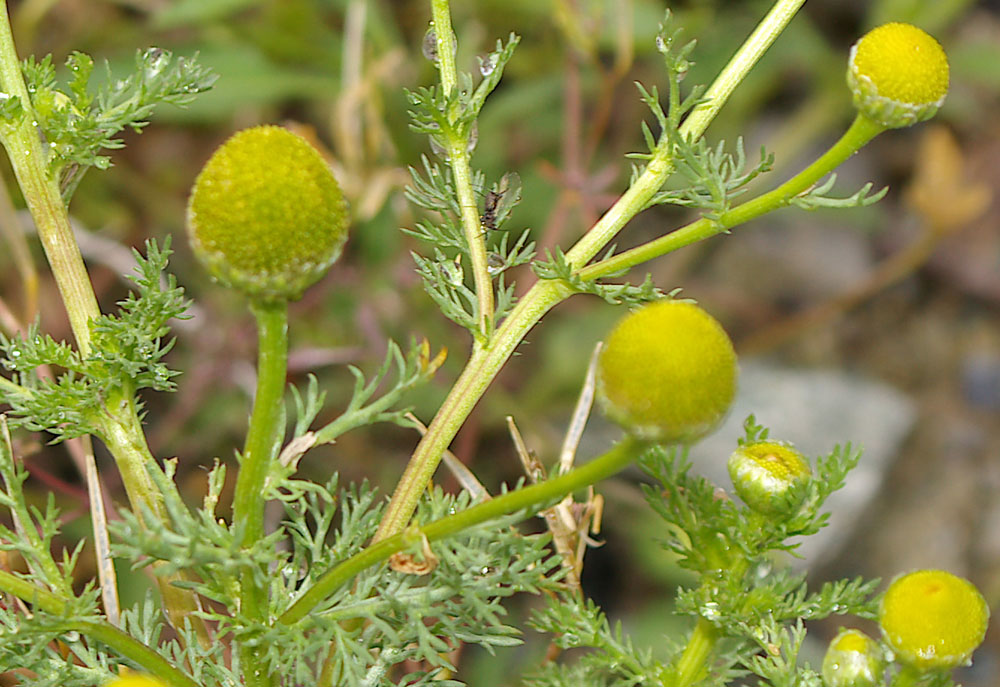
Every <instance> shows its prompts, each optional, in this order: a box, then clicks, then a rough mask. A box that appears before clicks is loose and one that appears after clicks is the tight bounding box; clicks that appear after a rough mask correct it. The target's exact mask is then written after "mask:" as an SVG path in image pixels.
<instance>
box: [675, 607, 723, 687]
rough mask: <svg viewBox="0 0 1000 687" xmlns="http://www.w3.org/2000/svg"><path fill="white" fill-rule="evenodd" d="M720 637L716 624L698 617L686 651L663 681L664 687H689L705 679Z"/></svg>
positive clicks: (685, 648)
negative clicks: (709, 661) (708, 664)
mask: <svg viewBox="0 0 1000 687" xmlns="http://www.w3.org/2000/svg"><path fill="white" fill-rule="evenodd" d="M718 639H719V631H718V630H717V629H716V628H715V626H714V625H712V623H710V622H708V621H707V620H705V619H704V618H698V622H697V623H696V624H695V626H694V632H692V633H691V637H690V638H689V639H688V643H687V646H686V647H684V653H682V654H681V657H680V659H678V661H677V665H676V666H674V668H673V670H671V671H669V674H668V676H667V677H666V678H665V679H664V680H663V681H662V682H661V684H662V685H663V687H689V686H690V685H693V684H695V683H696V682H698V681H699V680H701V679H703V678H704V677H705V675H706V674H707V671H708V668H707V663H708V660H709V659H710V658H711V656H712V650H713V649H714V648H715V643H716V642H717V641H718Z"/></svg>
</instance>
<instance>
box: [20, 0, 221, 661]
mask: <svg viewBox="0 0 1000 687" xmlns="http://www.w3.org/2000/svg"><path fill="white" fill-rule="evenodd" d="M0 89H2V90H3V92H4V93H5V94H6V95H7V96H8V97H16V98H17V99H18V100H19V102H20V104H21V107H22V109H23V112H24V116H23V117H22V118H21V120H20V121H19V122H17V123H16V125H13V126H10V125H0V140H2V142H3V145H4V147H5V148H6V149H7V154H8V156H9V157H10V161H11V166H12V167H13V169H14V174H15V176H16V177H17V181H18V184H19V185H20V187H21V192H22V194H23V195H24V198H25V202H27V204H28V209H29V210H30V211H31V215H32V217H33V218H34V220H35V227H36V229H37V231H38V237H39V239H40V240H41V243H42V247H43V248H44V249H45V255H46V258H47V259H48V261H49V265H50V266H51V268H52V274H53V276H54V277H55V280H56V284H57V285H58V287H59V292H60V294H61V296H62V299H63V304H64V305H65V307H66V312H67V314H68V316H69V322H70V326H71V327H72V329H73V335H74V337H75V338H76V342H77V347H78V348H79V350H80V354H81V355H82V356H83V357H87V356H88V355H90V349H91V345H90V341H91V336H90V322H91V320H93V319H95V318H97V317H99V316H100V309H99V307H98V304H97V297H96V296H95V294H94V289H93V286H92V285H91V283H90V276H89V274H88V273H87V269H86V267H85V266H84V264H83V258H82V256H81V255H80V249H79V247H78V246H77V243H76V238H75V237H74V236H73V232H72V229H71V227H70V223H69V215H68V214H67V211H66V206H65V203H64V202H63V199H62V195H61V194H60V192H59V186H58V183H57V180H56V179H55V177H54V176H53V175H52V174H50V172H49V164H48V156H47V155H46V152H45V151H44V149H43V148H42V144H41V138H40V137H39V134H38V131H37V130H36V126H37V122H36V121H35V115H34V111H33V109H32V105H31V99H30V98H29V96H28V89H27V87H26V86H25V83H24V77H23V75H22V74H21V63H20V61H19V59H18V57H17V50H16V49H15V47H14V39H13V36H12V34H11V30H10V22H9V20H8V15H7V3H6V1H5V0H0ZM113 396H115V397H113V398H109V400H108V414H107V417H105V418H104V419H103V420H102V427H101V435H102V438H104V439H105V441H106V443H107V444H108V449H109V450H110V451H111V453H112V455H113V456H114V458H115V462H116V463H117V464H118V466H119V469H120V470H121V473H122V480H123V482H124V484H125V487H126V491H127V492H128V496H129V501H130V502H131V504H132V508H133V510H135V511H136V512H140V511H141V510H142V508H143V507H145V508H148V509H149V511H150V512H151V513H153V514H154V515H155V516H156V517H158V518H161V519H163V521H164V522H166V512H165V510H164V509H163V503H162V501H163V497H162V494H161V493H160V492H159V491H158V490H157V489H156V486H155V485H154V484H153V483H152V481H151V479H150V476H149V473H148V470H159V469H160V468H159V466H158V465H157V463H156V460H155V459H154V458H153V456H152V455H151V454H150V453H149V449H148V448H147V446H146V438H145V435H144V433H143V431H142V426H141V423H140V422H139V416H138V412H137V409H136V407H135V402H134V394H133V391H132V389H131V388H130V387H129V385H127V384H125V390H124V391H123V392H122V393H121V394H120V395H113ZM170 579H173V578H170ZM170 579H165V578H161V579H160V580H159V583H160V591H161V593H162V595H163V604H164V609H165V611H166V613H167V616H168V617H169V618H170V620H171V622H173V623H176V622H179V621H182V620H183V619H187V622H191V623H194V625H195V627H196V629H198V634H199V636H200V638H201V640H202V642H203V643H205V642H207V641H209V639H208V634H207V631H205V628H204V623H202V621H201V620H199V619H198V618H196V617H194V616H192V615H191V612H192V611H193V610H194V609H196V608H197V606H198V604H197V599H196V598H195V596H194V594H193V593H192V592H190V591H185V590H182V589H180V588H178V587H175V586H173V585H172V584H171V582H170Z"/></svg>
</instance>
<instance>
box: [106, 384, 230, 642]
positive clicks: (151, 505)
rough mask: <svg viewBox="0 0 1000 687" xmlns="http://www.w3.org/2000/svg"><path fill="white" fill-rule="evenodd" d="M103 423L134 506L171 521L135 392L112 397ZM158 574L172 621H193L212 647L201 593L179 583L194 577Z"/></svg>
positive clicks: (200, 639) (201, 638)
mask: <svg viewBox="0 0 1000 687" xmlns="http://www.w3.org/2000/svg"><path fill="white" fill-rule="evenodd" d="M102 424H103V429H102V431H101V438H102V439H103V440H104V443H105V445H106V446H107V447H108V450H109V451H111V454H112V455H113V456H114V457H115V463H116V464H117V466H118V472H119V473H120V474H121V477H122V484H123V485H124V486H125V492H126V493H127V494H128V499H129V503H130V504H131V506H132V510H133V511H134V512H135V513H137V514H141V513H142V512H143V510H146V511H148V512H149V514H150V515H152V516H153V517H154V518H156V519H157V520H158V521H159V522H162V523H169V522H170V514H169V513H168V512H167V507H166V504H165V503H164V497H163V492H161V491H160V488H159V487H158V486H157V484H156V482H155V481H154V480H153V477H152V475H151V474H150V471H151V470H156V471H159V470H160V466H159V465H158V464H157V462H156V459H155V458H154V457H153V454H152V453H151V452H150V450H149V445H148V444H147V443H146V435H145V433H144V432H143V431H142V425H141V423H140V420H139V412H138V408H136V406H135V394H134V393H133V391H132V390H131V389H130V388H127V389H125V390H122V391H120V392H118V393H116V394H113V395H112V396H111V397H109V399H108V413H107V415H106V417H105V418H104V422H103V423H102ZM164 565H166V563H164V562H160V563H154V564H153V569H154V573H155V570H156V569H157V568H160V567H162V566H164ZM155 578H156V584H157V586H158V588H159V590H160V598H161V600H162V601H163V612H164V614H165V615H166V616H167V620H169V621H170V624H171V625H172V626H174V627H177V628H181V627H185V626H187V625H190V626H191V627H192V628H193V629H194V631H195V634H196V635H197V637H198V642H199V643H200V644H201V646H202V647H204V648H209V647H211V645H212V638H211V635H210V634H209V631H208V627H207V625H206V624H205V621H204V620H203V619H202V618H201V617H199V616H198V615H197V613H198V612H200V611H201V610H202V608H201V604H200V602H199V601H198V597H197V596H196V595H195V593H194V592H192V591H191V590H190V589H182V588H181V587H178V586H177V585H176V584H175V583H176V582H190V581H191V578H190V577H189V576H188V575H187V574H186V573H184V572H182V571H177V572H173V573H169V574H165V575H155Z"/></svg>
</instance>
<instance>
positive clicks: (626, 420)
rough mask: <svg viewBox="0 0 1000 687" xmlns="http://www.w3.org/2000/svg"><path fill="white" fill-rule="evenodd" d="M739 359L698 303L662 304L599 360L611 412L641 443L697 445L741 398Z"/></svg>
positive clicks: (601, 391) (619, 334)
mask: <svg viewBox="0 0 1000 687" xmlns="http://www.w3.org/2000/svg"><path fill="white" fill-rule="evenodd" d="M736 377H737V367H736V353H735V351H734V350H733V344H732V342H731V341H730V340H729V336H727V335H726V332H725V330H723V328H722V326H721V325H720V324H719V323H718V322H717V321H716V320H715V319H714V318H713V317H712V316H711V315H709V314H708V313H707V312H705V311H704V310H702V309H701V308H699V307H698V306H697V305H694V304H693V303H685V302H678V301H669V300H665V301H660V302H657V303H653V304H651V305H647V306H645V307H643V308H641V309H639V310H637V311H635V312H633V313H630V314H629V315H627V316H625V317H624V318H623V319H622V320H621V321H620V322H619V323H618V325H617V326H616V327H615V329H614V330H613V331H612V332H611V335H610V336H609V337H608V340H607V344H606V345H605V347H604V350H603V351H602V353H601V357H600V364H599V368H598V377H597V380H598V381H597V392H598V395H599V398H600V400H601V405H602V407H603V408H604V411H605V413H607V415H608V416H609V417H610V418H611V419H613V420H614V421H616V422H618V423H619V424H621V425H624V426H625V427H626V428H627V429H629V430H630V431H631V432H633V433H634V434H635V435H636V436H639V437H641V438H644V439H649V440H652V441H658V442H664V443H675V442H681V443H684V442H691V441H694V440H696V439H699V438H701V437H702V436H704V435H705V434H707V433H708V432H710V431H711V430H712V429H714V428H715V427H716V426H717V425H718V424H719V422H720V421H721V420H722V418H723V417H724V416H725V414H726V411H727V410H729V406H730V405H731V404H732V401H733V396H734V395H735V393H736Z"/></svg>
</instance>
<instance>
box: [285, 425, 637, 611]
mask: <svg viewBox="0 0 1000 687" xmlns="http://www.w3.org/2000/svg"><path fill="white" fill-rule="evenodd" d="M646 446H647V444H646V443H644V442H642V441H640V440H638V439H634V438H625V439H623V440H622V441H621V442H619V443H618V444H617V445H616V446H615V447H614V448H612V449H611V450H610V451H608V452H607V453H605V454H603V455H601V456H600V457H598V458H595V459H594V460H592V461H590V462H589V463H586V464H585V465H583V466H581V467H578V468H576V469H575V470H571V471H570V472H567V473H566V474H564V475H560V476H559V477H555V478H553V479H550V480H548V481H546V482H541V483H539V484H533V485H531V486H530V487H524V488H522V489H517V490H515V491H511V492H508V493H506V494H503V495H501V496H497V497H495V498H493V499H490V500H489V501H483V502H482V503H479V504H477V505H475V506H472V507H471V508H467V509H466V510H464V511H461V512H460V513H456V514H454V515H449V516H447V517H445V518H441V519H440V520H435V521H434V522H431V523H428V524H427V525H424V526H423V527H419V528H418V527H412V528H409V529H406V530H405V531H403V532H399V533H396V534H393V535H392V536H389V537H386V538H384V539H382V540H381V541H378V542H377V543H375V544H372V545H371V546H369V547H368V548H366V549H364V550H363V551H361V552H360V553H358V554H355V555H354V556H352V557H350V558H348V559H347V560H346V561H344V562H343V563H341V564H340V565H337V566H336V567H334V568H333V569H332V570H330V571H329V572H328V573H326V574H325V575H323V576H322V577H321V578H319V579H318V580H317V581H316V583H315V584H314V585H313V586H312V587H310V588H309V590H308V591H306V592H305V594H303V595H302V596H301V597H299V599H298V600H297V601H296V602H295V603H294V604H292V606H291V607H290V608H289V609H288V610H287V611H285V612H284V613H283V614H282V615H281V616H280V617H279V618H278V622H279V623H284V624H286V625H290V624H292V623H295V622H298V621H299V620H301V619H302V618H304V617H306V616H307V615H308V614H309V613H310V612H312V610H313V609H314V608H315V607H316V606H317V605H319V604H320V603H322V602H323V600H324V599H327V598H328V597H329V596H330V595H331V594H332V593H334V592H335V591H337V589H339V588H340V587H341V586H343V585H344V584H346V583H347V582H349V581H350V580H352V579H354V577H356V576H357V575H358V574H359V573H361V572H362V571H364V570H365V569H367V568H369V567H371V566H373V565H375V564H376V563H380V562H382V561H384V560H386V559H388V558H389V557H390V556H392V555H393V554H394V553H398V552H399V551H402V550H403V549H405V548H407V547H408V546H410V545H411V544H412V543H413V542H415V541H420V540H421V538H425V539H426V540H427V541H428V542H433V541H437V540H439V539H444V538H446V537H450V536H453V535H455V534H458V533H459V532H462V531H463V530H467V529H469V528H470V527H474V526H476V525H480V524H482V523H484V522H487V521H488V520H494V519H496V518H499V517H501V516H504V515H510V514H511V513H516V512H518V511H522V510H526V509H530V510H529V513H531V512H533V511H534V510H535V509H537V508H538V507H540V506H542V505H544V504H546V503H551V502H553V501H556V500H558V499H561V498H563V497H565V496H566V495H567V494H571V493H573V492H574V491H576V490H577V489H581V488H583V487H586V486H589V485H591V484H594V483H596V482H599V481H600V480H602V479H604V478H606V477H609V476H610V475H613V474H615V473H616V472H618V471H619V470H622V469H623V468H625V467H626V466H628V465H629V463H631V462H632V461H633V460H635V458H636V457H637V456H638V455H639V453H641V452H642V451H643V450H644V449H645V448H646ZM527 514H528V513H526V515H527Z"/></svg>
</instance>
